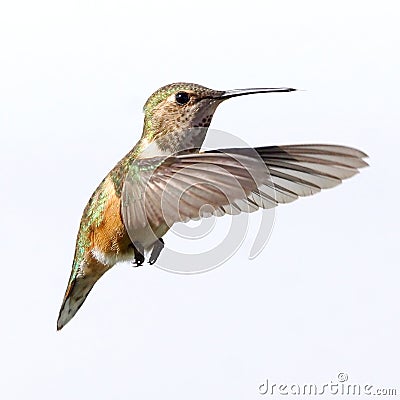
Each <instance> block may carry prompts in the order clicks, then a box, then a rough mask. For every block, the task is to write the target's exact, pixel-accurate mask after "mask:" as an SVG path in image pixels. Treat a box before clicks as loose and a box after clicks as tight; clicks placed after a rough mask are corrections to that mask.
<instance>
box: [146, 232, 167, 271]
mask: <svg viewBox="0 0 400 400" xmlns="http://www.w3.org/2000/svg"><path fill="white" fill-rule="evenodd" d="M164 245H165V243H164V240H162V239H161V238H160V239H158V240H157V242H155V243H154V247H153V250H152V252H151V255H150V258H149V264H150V265H153V264H154V263H155V262H156V261H157V259H158V257H159V255H160V253H161V251H162V249H163V248H164Z"/></svg>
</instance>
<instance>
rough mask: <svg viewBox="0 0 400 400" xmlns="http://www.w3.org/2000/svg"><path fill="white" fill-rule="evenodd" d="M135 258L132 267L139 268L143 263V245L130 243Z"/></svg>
mask: <svg viewBox="0 0 400 400" xmlns="http://www.w3.org/2000/svg"><path fill="white" fill-rule="evenodd" d="M132 246H133V252H134V254H135V258H134V260H133V265H132V266H133V267H135V268H136V267H140V266H141V265H142V264H143V263H144V248H143V245H142V244H140V243H138V242H135V243H132Z"/></svg>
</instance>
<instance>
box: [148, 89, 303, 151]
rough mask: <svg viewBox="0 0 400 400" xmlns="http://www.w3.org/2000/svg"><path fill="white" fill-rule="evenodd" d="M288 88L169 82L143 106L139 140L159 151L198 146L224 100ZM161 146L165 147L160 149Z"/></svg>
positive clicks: (286, 90)
mask: <svg viewBox="0 0 400 400" xmlns="http://www.w3.org/2000/svg"><path fill="white" fill-rule="evenodd" d="M294 90H296V89H291V88H260V89H235V90H228V91H224V90H213V89H209V88H206V87H204V86H201V85H197V84H195V83H172V84H170V85H166V86H163V87H162V88H160V89H158V90H157V91H156V92H154V93H153V94H152V95H151V96H150V97H149V99H148V100H147V101H146V104H145V105H144V108H143V110H144V114H145V118H144V129H143V135H142V140H145V141H146V142H147V143H152V142H154V141H156V142H157V144H158V147H161V149H162V150H164V151H165V150H167V151H168V152H169V151H172V150H174V151H181V150H185V149H187V148H189V147H192V148H199V147H201V144H202V143H203V141H204V138H205V135H206V133H207V129H208V127H209V126H210V123H211V120H212V117H213V115H214V112H215V110H216V108H217V107H218V105H219V104H221V103H222V102H223V101H224V100H226V99H229V98H232V97H237V96H243V95H247V94H255V93H270V92H291V91H294ZM163 147H164V148H163Z"/></svg>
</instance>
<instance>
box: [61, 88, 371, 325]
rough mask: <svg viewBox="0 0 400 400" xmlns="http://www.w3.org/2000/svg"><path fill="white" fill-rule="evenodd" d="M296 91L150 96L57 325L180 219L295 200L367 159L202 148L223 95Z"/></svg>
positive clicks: (91, 229)
mask: <svg viewBox="0 0 400 400" xmlns="http://www.w3.org/2000/svg"><path fill="white" fill-rule="evenodd" d="M295 90H296V89H292V88H286V87H282V88H261V89H243V90H242V89H237V90H228V91H219V90H212V89H208V88H206V87H204V86H200V85H197V84H193V83H174V84H170V85H167V86H164V87H162V88H160V89H158V90H157V91H156V92H155V93H153V94H152V95H151V96H150V97H149V99H148V100H147V102H146V104H145V106H144V114H145V115H144V127H143V133H142V136H141V138H140V140H139V141H138V143H137V144H136V145H135V146H134V147H133V148H132V150H130V151H129V152H128V154H127V155H126V156H125V157H124V158H122V160H121V161H119V162H118V164H117V165H116V166H115V167H114V168H113V169H112V170H111V171H110V173H109V174H108V175H107V176H106V177H105V178H104V179H103V181H102V182H101V183H100V185H99V186H98V188H97V189H96V190H95V192H94V193H93V195H92V197H91V198H90V200H89V202H88V204H87V205H86V207H85V209H84V212H83V216H82V219H81V223H80V228H79V232H78V236H77V240H76V247H75V255H74V260H73V264H72V272H71V275H70V278H69V281H68V286H67V290H66V293H65V296H64V300H63V302H62V306H61V310H60V313H59V317H58V321H57V330H60V329H61V328H62V327H63V326H64V325H65V324H66V323H68V322H69V321H70V319H71V318H72V317H73V316H74V315H75V314H76V312H77V311H78V310H79V308H80V307H81V306H82V304H83V302H84V301H85V299H86V297H87V295H88V294H89V292H90V290H91V289H92V287H93V285H94V284H95V283H96V282H97V280H98V279H99V278H100V277H101V276H102V275H103V274H104V273H105V272H106V271H107V270H109V269H110V268H111V267H113V266H114V265H115V264H117V263H118V262H120V261H132V262H133V265H134V266H139V265H141V264H142V263H143V262H144V260H145V254H148V253H149V254H150V256H149V260H148V261H149V263H150V264H154V263H155V262H156V260H157V258H158V256H159V254H160V252H161V251H162V249H163V247H164V242H163V239H162V237H163V236H164V235H165V233H166V232H167V231H168V230H169V228H170V227H171V226H172V224H174V223H176V222H182V221H183V222H184V221H188V220H191V219H198V218H199V217H208V216H210V215H217V216H221V215H224V214H236V213H239V212H251V211H254V210H257V209H258V208H271V207H274V206H276V205H277V204H279V203H288V202H291V201H293V200H295V199H297V198H298V197H299V196H308V195H312V194H314V193H316V192H318V191H320V189H325V188H330V187H333V186H336V185H338V184H339V183H341V181H342V180H343V179H346V178H349V177H351V176H353V175H354V174H356V173H357V172H358V169H359V168H362V167H365V166H367V165H368V164H367V163H366V162H365V161H364V160H363V158H364V157H367V155H366V154H365V153H363V152H361V151H359V150H356V149H354V148H350V147H345V146H337V145H329V144H303V145H288V146H266V147H259V148H255V149H251V148H227V149H217V150H212V151H205V152H200V148H201V146H202V144H203V141H204V139H205V136H206V133H207V129H208V127H209V125H210V123H211V120H212V117H213V115H214V112H215V110H216V108H217V107H218V105H219V104H221V103H222V102H223V101H225V100H227V99H230V98H233V97H238V96H243V95H249V94H256V93H273V92H293V91H295ZM208 205H209V206H211V208H207V207H206V206H208Z"/></svg>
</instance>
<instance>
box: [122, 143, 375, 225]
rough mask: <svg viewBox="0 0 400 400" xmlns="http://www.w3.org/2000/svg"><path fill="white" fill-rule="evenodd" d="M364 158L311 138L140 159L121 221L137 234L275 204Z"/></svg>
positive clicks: (326, 182)
mask: <svg viewBox="0 0 400 400" xmlns="http://www.w3.org/2000/svg"><path fill="white" fill-rule="evenodd" d="M364 157H367V155H366V154H365V153H363V152H361V151H359V150H356V149H353V148H350V147H344V146H335V145H320V144H311V145H289V146H268V147H259V148H255V149H252V148H230V149H218V150H212V151H206V152H204V153H196V154H184V155H176V156H171V157H168V158H163V157H154V158H147V159H138V160H136V161H135V162H134V163H133V164H132V165H131V166H130V170H129V172H128V174H127V178H126V180H125V183H124V187H123V192H122V217H123V221H124V224H125V227H126V229H127V231H128V232H134V231H137V230H138V229H141V228H145V227H146V226H151V227H152V229H155V228H156V227H158V226H160V225H161V224H167V226H169V227H170V226H172V225H173V224H174V223H175V222H187V221H189V220H191V219H199V218H203V217H209V216H211V215H216V216H221V215H224V214H238V213H240V212H253V211H255V210H257V209H258V208H271V207H275V206H276V205H278V204H279V203H289V202H291V201H293V200H295V199H297V198H298V197H299V196H309V195H312V194H314V193H317V192H319V191H320V190H321V189H326V188H331V187H334V186H336V185H338V184H339V183H341V181H342V180H343V179H347V178H350V177H351V176H353V175H355V174H356V173H357V172H358V169H359V168H362V167H365V166H367V165H368V164H367V163H366V162H365V161H364V160H363V158H364Z"/></svg>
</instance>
